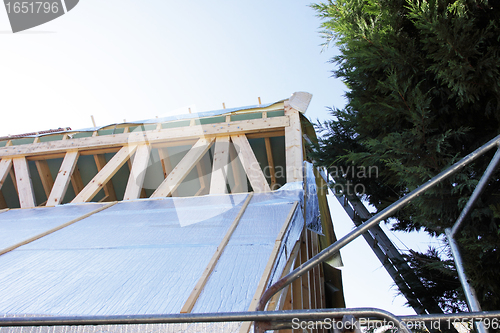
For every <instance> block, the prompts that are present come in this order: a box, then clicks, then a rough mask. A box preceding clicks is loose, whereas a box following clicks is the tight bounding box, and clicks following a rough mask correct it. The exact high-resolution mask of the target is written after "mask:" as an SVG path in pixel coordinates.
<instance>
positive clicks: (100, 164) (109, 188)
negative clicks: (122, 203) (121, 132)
mask: <svg viewBox="0 0 500 333" xmlns="http://www.w3.org/2000/svg"><path fill="white" fill-rule="evenodd" d="M94 160H95V164H96V166H97V172H98V173H99V172H100V171H101V170H102V169H103V168H104V166H105V165H106V157H105V156H104V154H98V155H94ZM103 189H104V196H105V197H107V198H108V201H116V193H115V187H114V186H113V183H112V182H107V183H106V184H105V185H104V187H103Z"/></svg>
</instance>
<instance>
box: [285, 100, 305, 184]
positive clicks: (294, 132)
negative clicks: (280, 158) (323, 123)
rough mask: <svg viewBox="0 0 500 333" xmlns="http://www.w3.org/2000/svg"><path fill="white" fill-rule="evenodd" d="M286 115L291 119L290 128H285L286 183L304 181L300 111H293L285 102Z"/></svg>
mask: <svg viewBox="0 0 500 333" xmlns="http://www.w3.org/2000/svg"><path fill="white" fill-rule="evenodd" d="M285 115H286V116H288V117H289V118H290V126H287V127H285V159H286V181H287V183H290V182H300V181H302V178H303V175H302V162H303V161H304V156H303V153H302V127H301V125H300V115H299V111H297V110H295V109H293V108H292V107H290V106H289V105H288V103H287V102H286V101H285Z"/></svg>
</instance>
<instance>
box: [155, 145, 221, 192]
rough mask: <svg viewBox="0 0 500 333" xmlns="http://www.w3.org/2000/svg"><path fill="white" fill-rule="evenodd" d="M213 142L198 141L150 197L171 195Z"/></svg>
mask: <svg viewBox="0 0 500 333" xmlns="http://www.w3.org/2000/svg"><path fill="white" fill-rule="evenodd" d="M214 140H215V139H214V138H201V139H199V140H198V141H197V142H196V144H195V145H194V146H193V147H192V148H191V149H190V150H189V151H188V152H187V154H186V156H184V157H183V158H182V160H181V161H180V162H179V164H177V165H176V167H175V168H174V169H173V170H172V172H170V174H169V175H168V177H167V178H165V180H164V181H163V182H162V183H161V184H160V186H159V187H158V188H157V189H156V191H155V192H154V193H153V195H152V196H151V197H152V198H155V197H168V196H169V195H171V194H172V191H175V189H176V188H177V187H179V185H180V184H181V183H182V181H183V180H184V179H185V178H186V176H187V175H188V174H189V172H190V171H191V170H193V168H194V167H195V166H196V164H197V163H198V162H199V161H200V160H201V158H202V157H203V155H205V153H206V152H207V151H208V150H209V149H210V147H211V146H212V144H213V142H214Z"/></svg>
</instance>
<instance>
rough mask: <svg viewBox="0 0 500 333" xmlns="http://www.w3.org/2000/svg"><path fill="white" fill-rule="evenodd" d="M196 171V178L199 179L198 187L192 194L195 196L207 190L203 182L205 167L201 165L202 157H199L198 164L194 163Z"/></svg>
mask: <svg viewBox="0 0 500 333" xmlns="http://www.w3.org/2000/svg"><path fill="white" fill-rule="evenodd" d="M196 171H197V172H198V180H199V181H200V189H199V190H198V192H196V194H195V195H194V196H195V197H197V196H199V195H204V194H206V192H207V191H206V190H207V184H206V183H205V174H206V172H205V167H204V165H203V159H201V160H200V161H199V162H198V164H196Z"/></svg>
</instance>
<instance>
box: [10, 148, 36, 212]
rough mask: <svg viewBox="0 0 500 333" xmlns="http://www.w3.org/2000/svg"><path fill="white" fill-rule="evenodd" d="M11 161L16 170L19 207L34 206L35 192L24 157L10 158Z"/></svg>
mask: <svg viewBox="0 0 500 333" xmlns="http://www.w3.org/2000/svg"><path fill="white" fill-rule="evenodd" d="M12 162H13V163H14V170H15V171H16V182H17V189H18V191H17V192H18V194H19V203H20V204H21V208H35V207H36V200H35V192H34V191H33V183H32V182H31V176H30V172H29V168H28V161H26V157H24V156H22V157H16V158H14V159H12Z"/></svg>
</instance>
